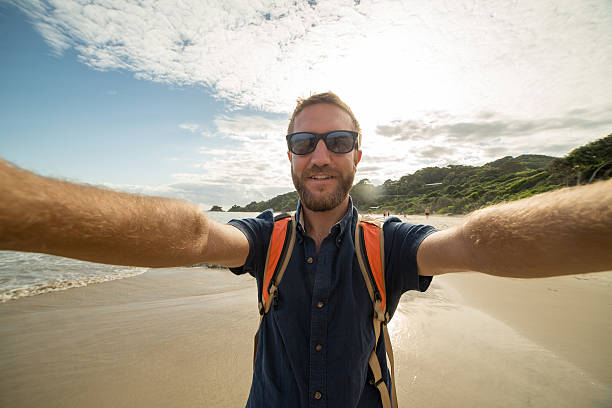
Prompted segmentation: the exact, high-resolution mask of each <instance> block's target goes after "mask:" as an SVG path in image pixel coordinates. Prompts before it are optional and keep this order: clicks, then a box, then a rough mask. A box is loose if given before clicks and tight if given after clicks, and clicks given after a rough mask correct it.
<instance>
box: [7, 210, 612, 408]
mask: <svg viewBox="0 0 612 408" xmlns="http://www.w3.org/2000/svg"><path fill="white" fill-rule="evenodd" d="M439 218H440V220H438V219H437V218H436V217H430V219H429V222H431V223H432V224H435V225H438V226H440V227H444V226H448V225H452V224H453V223H457V222H460V218H455V217H439ZM411 221H413V222H414V221H418V222H423V221H424V218H423V217H420V218H419V217H411ZM611 299H612V272H605V273H600V274H589V275H582V276H567V277H560V278H548V279H538V280H519V279H506V278H495V277H489V276H484V275H481V274H457V275H445V276H441V277H437V278H435V279H434V283H433V284H432V287H431V288H430V290H429V291H427V292H426V293H413V292H409V293H407V294H405V295H404V296H403V298H402V301H401V302H400V305H399V307H398V310H397V312H396V314H395V316H394V319H393V321H392V322H391V324H390V331H391V335H392V338H393V342H394V349H395V356H396V376H397V384H398V396H399V400H400V406H402V407H406V406H418V407H451V406H452V407H484V406H487V407H529V406H532V407H577V406H580V407H609V406H612V351H610V350H611V349H610V346H609V344H610V342H611V341H612V300H611ZM257 323H258V314H257V307H256V288H255V281H254V280H253V279H252V278H250V277H247V276H240V277H237V276H234V275H233V274H231V273H230V272H229V271H227V270H224V269H207V268H170V269H158V270H152V271H150V272H147V273H145V274H143V275H140V276H137V277H133V278H129V279H123V280H118V281H112V282H106V283H102V284H97V285H92V286H88V287H84V288H78V289H71V290H67V291H63V292H54V293H48V294H44V295H39V296H33V297H28V298H22V299H18V300H14V301H10V302H7V303H4V304H0V367H1V371H0V406H2V407H5V406H6V407H8V406H11V407H196V406H205V407H240V406H244V404H245V402H246V399H247V396H248V392H249V386H250V381H251V374H252V367H251V364H252V351H253V350H252V340H253V334H254V331H255V329H256V327H257Z"/></svg>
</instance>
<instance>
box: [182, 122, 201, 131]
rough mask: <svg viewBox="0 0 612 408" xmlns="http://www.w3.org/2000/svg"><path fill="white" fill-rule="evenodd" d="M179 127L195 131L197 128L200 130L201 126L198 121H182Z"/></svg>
mask: <svg viewBox="0 0 612 408" xmlns="http://www.w3.org/2000/svg"><path fill="white" fill-rule="evenodd" d="M179 127H180V128H181V129H185V130H188V131H190V132H191V133H194V132H195V131H196V130H198V129H199V128H200V125H198V124H197V123H189V122H187V123H181V124H180V125H179Z"/></svg>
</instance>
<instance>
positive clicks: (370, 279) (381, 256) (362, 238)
mask: <svg viewBox="0 0 612 408" xmlns="http://www.w3.org/2000/svg"><path fill="white" fill-rule="evenodd" d="M355 253H356V255H357V260H358V262H359V269H361V273H362V275H363V280H364V281H365V284H366V287H367V289H368V294H369V295H370V300H371V301H372V307H373V309H374V311H373V318H372V328H373V330H374V339H375V341H374V349H373V350H372V352H371V353H370V358H369V359H368V364H369V366H370V370H371V371H372V375H373V376H374V378H373V379H372V381H371V384H372V385H374V386H375V387H376V388H377V389H378V391H379V393H380V399H381V402H382V406H383V408H391V407H393V408H398V407H397V391H396V388H395V362H394V359H393V347H392V346H391V338H390V337H389V331H388V329H387V323H388V322H389V313H387V292H386V289H385V239H384V233H383V228H382V223H381V222H380V221H378V220H376V219H374V218H370V217H362V216H359V219H358V220H357V223H356V226H355ZM381 329H382V337H383V338H384V342H385V350H386V352H387V356H388V357H389V362H390V363H391V391H392V393H391V396H390V395H389V391H388V388H387V385H386V384H385V382H384V381H383V378H382V370H381V367H380V362H379V361H378V356H377V355H376V347H377V345H378V340H379V338H380V337H381ZM391 399H392V400H393V405H391Z"/></svg>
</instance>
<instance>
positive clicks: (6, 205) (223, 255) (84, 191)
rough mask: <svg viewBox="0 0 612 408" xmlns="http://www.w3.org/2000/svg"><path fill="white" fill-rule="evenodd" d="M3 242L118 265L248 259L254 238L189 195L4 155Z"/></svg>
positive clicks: (0, 168)
mask: <svg viewBox="0 0 612 408" xmlns="http://www.w3.org/2000/svg"><path fill="white" fill-rule="evenodd" d="M0 249H4V250H15V251H26V252H42V253H47V254H53V255H60V256H65V257H70V258H76V259H82V260H86V261H92V262H100V263H107V264H117V265H132V266H150V267H167V266H182V265H193V264H196V263H202V262H209V263H216V264H219V265H225V266H240V265H242V264H243V263H244V261H245V260H246V257H247V255H248V252H249V243H248V241H247V239H246V237H245V236H244V235H243V234H242V232H240V231H239V230H238V229H236V228H234V227H232V226H230V225H223V224H219V223H216V222H214V221H211V220H209V219H208V218H207V217H206V216H205V215H204V213H203V212H202V211H200V210H199V209H198V208H197V206H195V205H193V204H190V203H188V202H186V201H180V200H173V199H167V198H158V197H147V196H140V195H135V194H127V193H122V192H117V191H112V190H106V189H101V188H96V187H92V186H87V185H77V184H73V183H68V182H64V181H59V180H54V179H50V178H45V177H41V176H38V175H35V174H33V173H30V172H28V171H25V170H21V169H19V168H17V167H15V166H12V165H11V164H9V163H7V162H5V161H3V160H1V159H0Z"/></svg>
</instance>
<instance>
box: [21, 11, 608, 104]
mask: <svg viewBox="0 0 612 408" xmlns="http://www.w3.org/2000/svg"><path fill="white" fill-rule="evenodd" d="M18 6H19V7H20V8H22V9H23V10H25V11H26V12H28V13H29V14H30V16H31V17H32V19H33V21H34V24H35V26H36V27H37V29H38V30H39V31H40V32H41V34H42V35H43V37H44V38H45V40H46V41H47V42H48V43H49V45H50V46H51V47H52V48H53V49H54V50H55V51H56V52H58V53H61V52H63V51H64V50H65V49H66V48H67V47H69V46H71V47H74V49H75V50H76V51H77V52H78V53H79V55H80V58H81V59H82V60H83V61H84V62H85V63H86V64H88V65H90V66H92V67H95V68H97V69H127V70H131V71H133V72H134V73H135V74H136V75H137V76H138V77H141V78H146V79H151V80H155V81H164V82H170V83H179V84H202V85H204V86H206V87H207V88H209V90H210V91H211V92H212V93H213V94H214V95H216V96H218V97H220V98H226V99H228V100H229V101H231V102H232V103H233V104H234V105H235V106H246V105H248V106H252V107H256V108H263V109H267V110H274V111H283V112H286V111H288V110H290V109H291V106H292V105H293V102H294V100H295V98H296V96H299V95H307V94H308V93H309V92H312V91H320V90H327V89H335V90H337V91H338V92H339V93H340V94H341V95H344V96H345V98H347V99H348V100H349V101H352V102H353V103H354V104H355V106H356V108H358V109H359V111H361V112H366V111H368V110H370V109H373V111H374V112H375V113H380V114H385V113H386V112H388V111H392V113H393V114H397V113H399V112H405V113H412V112H419V111H421V110H422V109H426V110H431V109H434V108H437V109H442V110H451V111H453V112H461V111H464V110H471V109H473V108H474V106H478V107H480V108H481V110H482V108H483V107H491V108H493V109H494V110H497V111H499V110H500V109H499V107H500V106H503V107H505V108H506V109H507V110H510V111H512V112H513V113H514V112H522V113H528V112H529V111H530V109H534V108H535V110H536V112H540V111H542V110H548V111H550V110H554V109H558V108H559V107H565V108H568V107H573V106H574V105H575V104H578V105H581V106H582V105H584V104H585V102H589V103H590V104H598V103H601V102H602V101H604V100H605V99H606V98H607V95H609V94H610V93H612V92H611V91H612V80H611V79H610V76H609V66H610V65H611V62H612V45H611V43H612V41H610V38H612V28H611V27H612V17H611V16H612V12H611V11H612V10H610V8H611V7H610V5H609V3H607V2H605V1H596V0H592V1H580V2H574V1H570V0H565V1H556V0H555V1H540V2H535V3H534V2H532V1H527V0H520V1H515V2H511V3H508V2H505V1H497V2H482V3H474V2H472V1H457V2H451V3H448V2H446V1H442V0H440V1H424V0H423V1H416V2H410V3H408V2H397V1H391V0H388V1H387V0H379V1H371V2H364V3H361V4H355V3H354V2H347V1H341V0H336V1H326V2H319V3H318V4H316V5H309V4H308V3H307V2H301V1H300V2H295V1H293V0H291V1H289V0H285V1H272V0H270V1H257V2H251V1H238V0H234V1H227V0H223V1H221V0H219V1H212V2H205V3H202V2H200V1H196V0H192V1H183V2H181V3H173V2H135V1H124V2H116V1H111V0H99V1H96V2H95V3H89V2H88V3H82V2H79V1H77V0H50V1H39V0H24V1H21V2H19V3H18ZM570 96H571V97H570ZM544 100H546V103H545V104H544V103H543V101H544ZM373 102H375V103H373Z"/></svg>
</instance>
